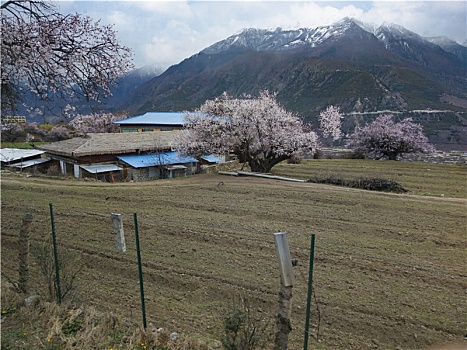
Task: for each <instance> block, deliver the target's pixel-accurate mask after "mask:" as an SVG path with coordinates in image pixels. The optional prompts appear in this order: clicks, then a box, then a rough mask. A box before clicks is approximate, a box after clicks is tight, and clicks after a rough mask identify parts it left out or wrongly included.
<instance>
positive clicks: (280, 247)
mask: <svg viewBox="0 0 467 350" xmlns="http://www.w3.org/2000/svg"><path fill="white" fill-rule="evenodd" d="M274 240H275V242H276V247H277V253H278V256H279V264H280V270H281V288H280V291H279V312H278V313H277V316H276V325H277V331H276V336H275V340H274V350H286V349H287V346H288V341H289V333H290V332H291V331H292V325H291V322H290V316H291V312H292V288H293V284H294V282H295V277H294V272H293V268H292V259H291V258H290V251H289V242H288V239H287V234H286V233H285V232H278V233H275V234H274Z"/></svg>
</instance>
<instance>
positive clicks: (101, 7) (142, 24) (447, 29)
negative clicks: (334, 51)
mask: <svg viewBox="0 0 467 350" xmlns="http://www.w3.org/2000/svg"><path fill="white" fill-rule="evenodd" d="M57 4H58V6H59V7H60V11H61V12H63V13H80V14H83V15H88V16H90V17H92V18H94V19H96V20H98V19H101V21H102V23H103V24H113V25H114V29H115V30H116V31H117V35H118V38H119V40H120V42H121V43H122V44H124V45H126V46H128V47H130V48H131V49H132V50H133V51H134V64H135V65H136V66H137V67H141V66H143V65H158V66H161V67H162V68H164V69H165V68H168V67H169V66H171V65H173V64H177V63H179V62H181V61H182V60H184V59H185V58H188V57H190V56H192V55H194V54H196V53H198V52H200V51H201V50H203V49H204V48H206V47H208V46H210V45H212V44H214V43H215V42H217V41H220V40H223V39H225V38H227V37H229V36H231V35H233V34H236V33H238V32H240V31H241V30H242V29H244V28H262V29H275V28H277V27H282V28H284V29H296V28H300V27H307V28H315V27H318V26H321V25H327V24H331V23H333V22H335V21H338V20H339V19H341V18H343V17H353V18H356V19H359V20H361V21H363V22H366V23H372V24H376V25H379V24H381V23H383V22H392V23H396V24H399V25H402V26H404V27H405V28H407V29H409V30H411V31H414V32H416V33H418V34H420V35H422V36H447V37H449V38H451V39H453V40H455V41H457V42H459V43H464V42H465V40H466V38H467V25H466V18H467V5H466V4H467V2H466V1H464V0H462V1H212V0H211V1H199V0H191V1H186V0H185V1H183V0H177V1H136V0H133V1H128V0H127V1H124V0H121V1H93V0H87V1H58V2H57Z"/></svg>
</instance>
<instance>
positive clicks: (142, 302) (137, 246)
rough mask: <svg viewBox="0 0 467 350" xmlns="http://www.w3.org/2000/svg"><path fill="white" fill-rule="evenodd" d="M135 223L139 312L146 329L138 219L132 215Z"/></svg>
mask: <svg viewBox="0 0 467 350" xmlns="http://www.w3.org/2000/svg"><path fill="white" fill-rule="evenodd" d="M133 218H134V222H135V237H136V254H137V255H138V273H139V290H140V293H141V310H142V312H143V327H144V329H146V306H145V305H144V286H143V268H142V266H141V252H140V249H139V234H138V218H137V216H136V213H134V214H133Z"/></svg>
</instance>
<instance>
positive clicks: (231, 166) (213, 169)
mask: <svg viewBox="0 0 467 350" xmlns="http://www.w3.org/2000/svg"><path fill="white" fill-rule="evenodd" d="M240 168H241V164H240V163H239V162H238V160H232V161H228V162H225V163H219V164H215V165H203V166H202V167H201V174H215V173H217V172H219V171H232V170H238V169H240Z"/></svg>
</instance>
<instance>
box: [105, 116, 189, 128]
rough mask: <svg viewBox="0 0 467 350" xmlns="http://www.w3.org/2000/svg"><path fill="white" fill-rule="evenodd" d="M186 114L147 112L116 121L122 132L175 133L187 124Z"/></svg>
mask: <svg viewBox="0 0 467 350" xmlns="http://www.w3.org/2000/svg"><path fill="white" fill-rule="evenodd" d="M185 114H186V113H185V112H147V113H145V114H143V115H137V116H135V117H131V118H127V119H123V120H118V121H115V122H114V124H117V125H119V127H120V132H147V131H174V130H181V129H182V128H183V126H184V124H185V122H184V118H183V116H184V115H185Z"/></svg>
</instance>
